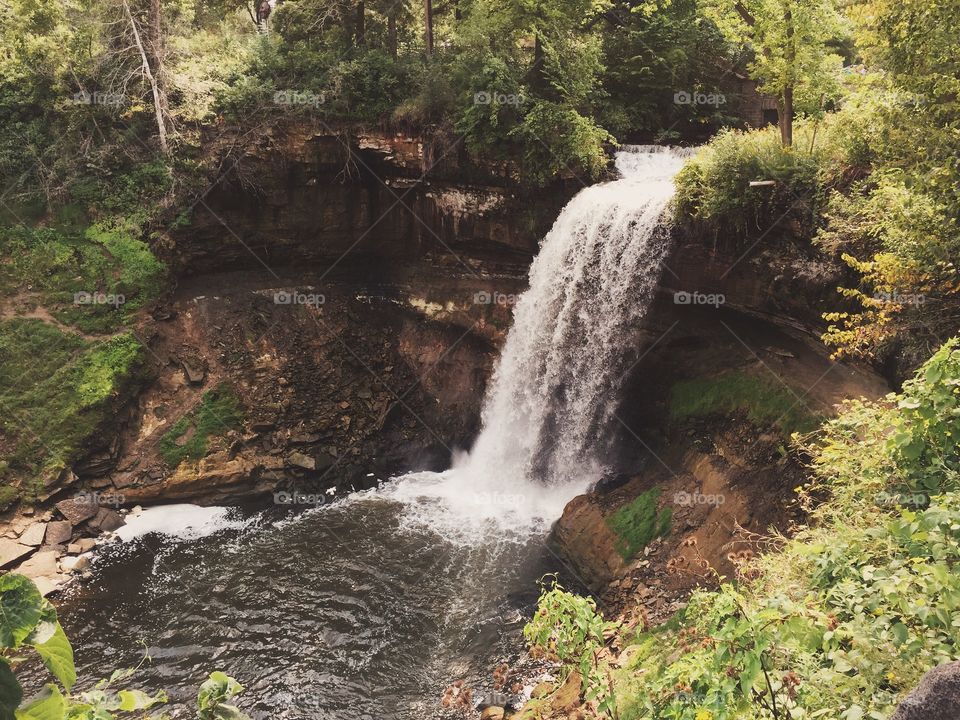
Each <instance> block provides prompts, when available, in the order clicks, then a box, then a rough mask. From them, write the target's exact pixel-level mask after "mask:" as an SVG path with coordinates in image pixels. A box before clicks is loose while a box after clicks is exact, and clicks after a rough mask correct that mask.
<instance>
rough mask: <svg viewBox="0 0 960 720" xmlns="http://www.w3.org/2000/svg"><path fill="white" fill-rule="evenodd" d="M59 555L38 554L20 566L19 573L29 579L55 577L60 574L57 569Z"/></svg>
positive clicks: (53, 553) (52, 553)
mask: <svg viewBox="0 0 960 720" xmlns="http://www.w3.org/2000/svg"><path fill="white" fill-rule="evenodd" d="M58 557H59V556H58V553H55V552H38V553H36V554H34V555H32V556H30V558H29V559H27V560H26V561H25V562H23V563H21V564H20V567H18V568H17V572H18V573H21V574H23V575H26V576H27V577H28V578H38V577H55V576H56V575H57V573H59V572H60V568H58V567H57V559H58Z"/></svg>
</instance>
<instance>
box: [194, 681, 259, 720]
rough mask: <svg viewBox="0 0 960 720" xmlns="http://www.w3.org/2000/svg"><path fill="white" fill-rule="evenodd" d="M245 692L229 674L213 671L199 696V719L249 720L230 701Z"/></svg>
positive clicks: (201, 688) (201, 687) (202, 686)
mask: <svg viewBox="0 0 960 720" xmlns="http://www.w3.org/2000/svg"><path fill="white" fill-rule="evenodd" d="M242 692H243V686H242V685H241V684H240V683H238V682H237V681H236V680H234V679H233V678H232V677H230V676H229V675H227V674H225V673H222V672H212V673H210V677H209V678H208V679H207V680H206V681H204V683H203V685H201V686H200V693H199V694H198V696H197V709H198V713H197V717H198V719H199V720H249V718H248V717H247V716H246V715H244V714H243V713H242V712H240V711H239V710H238V709H237V708H236V707H234V706H233V705H230V704H229V701H230V700H232V699H233V698H235V697H236V696H237V695H239V694H240V693H242Z"/></svg>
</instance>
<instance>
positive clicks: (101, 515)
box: [89, 508, 126, 532]
mask: <svg viewBox="0 0 960 720" xmlns="http://www.w3.org/2000/svg"><path fill="white" fill-rule="evenodd" d="M89 525H90V527H91V528H93V529H94V530H99V531H101V532H113V531H114V530H117V529H118V528H122V527H123V526H124V525H126V523H125V522H124V521H123V518H122V517H121V516H120V513H118V512H117V511H116V510H110V509H108V508H100V512H98V513H97V516H96V517H95V518H93V520H91V521H90V522H89Z"/></svg>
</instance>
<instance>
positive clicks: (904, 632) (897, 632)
mask: <svg viewBox="0 0 960 720" xmlns="http://www.w3.org/2000/svg"><path fill="white" fill-rule="evenodd" d="M890 630H891V632H893V639H894V642H895V643H896V645H897V647H900V646H901V645H903V644H904V643H905V642H906V641H907V638H908V637H909V635H910V631H909V630H908V629H907V626H906V625H904V624H903V623H899V622H898V623H896V624H894V626H893V627H892V628H890Z"/></svg>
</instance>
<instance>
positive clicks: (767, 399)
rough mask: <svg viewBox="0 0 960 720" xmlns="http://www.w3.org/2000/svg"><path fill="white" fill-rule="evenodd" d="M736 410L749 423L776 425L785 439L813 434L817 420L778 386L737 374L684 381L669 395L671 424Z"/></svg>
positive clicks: (742, 373)
mask: <svg viewBox="0 0 960 720" xmlns="http://www.w3.org/2000/svg"><path fill="white" fill-rule="evenodd" d="M738 410H739V411H743V412H745V413H746V415H747V417H748V418H749V419H750V420H751V422H753V423H755V424H757V425H776V426H778V427H779V428H780V429H781V430H782V431H783V433H784V434H785V435H788V436H789V435H790V434H791V433H793V432H795V431H798V432H808V431H810V430H813V429H814V428H815V427H817V425H818V424H819V420H820V419H819V418H817V417H816V416H815V415H813V414H811V413H810V411H809V410H808V409H807V406H806V405H805V404H804V403H803V402H801V401H799V400H798V399H797V398H796V396H795V395H794V394H793V393H791V392H790V391H789V390H788V389H787V388H786V386H784V385H783V384H782V383H779V382H777V381H776V380H774V379H772V378H767V377H762V376H757V375H750V374H748V373H745V372H741V371H731V372H727V373H724V374H722V375H718V376H716V377H710V378H696V379H694V380H684V381H682V382H678V383H677V384H676V385H674V386H673V388H672V390H671V392H670V419H671V420H672V421H674V422H682V421H683V420H686V419H688V418H691V417H704V416H708V415H718V414H730V413H733V412H736V411H738Z"/></svg>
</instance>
